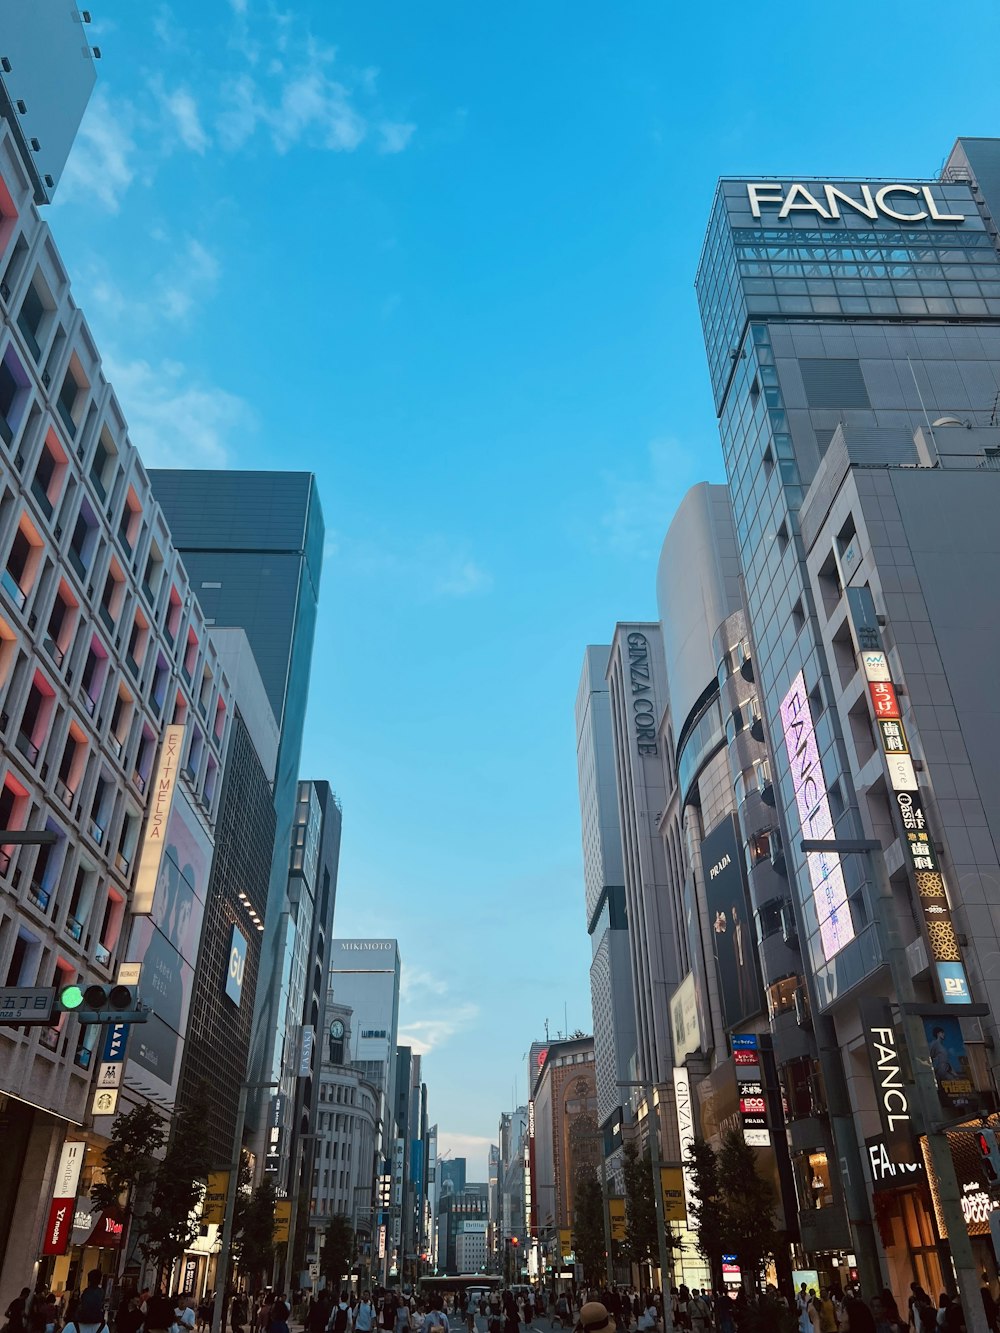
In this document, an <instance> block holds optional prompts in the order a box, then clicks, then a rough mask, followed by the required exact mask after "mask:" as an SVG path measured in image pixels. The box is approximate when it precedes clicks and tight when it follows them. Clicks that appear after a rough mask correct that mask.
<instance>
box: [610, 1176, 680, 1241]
mask: <svg viewBox="0 0 1000 1333" xmlns="http://www.w3.org/2000/svg"><path fill="white" fill-rule="evenodd" d="M660 1189H661V1190H662V1192H663V1220H664V1221H665V1222H681V1223H683V1222H685V1221H686V1220H687V1213H686V1212H685V1211H684V1169H683V1167H680V1166H661V1167H660ZM614 1202H615V1200H614V1199H612V1200H611V1203H614ZM621 1203H622V1231H623V1232H624V1230H625V1217H624V1211H625V1200H624V1199H622V1201H621ZM614 1225H615V1223H614V1214H613V1213H612V1215H611V1237H612V1240H617V1239H621V1240H624V1239H625V1237H624V1235H622V1236H621V1237H620V1238H619V1237H617V1236H615V1234H614Z"/></svg>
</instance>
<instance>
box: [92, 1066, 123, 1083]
mask: <svg viewBox="0 0 1000 1333" xmlns="http://www.w3.org/2000/svg"><path fill="white" fill-rule="evenodd" d="M124 1068H125V1066H124V1065H123V1064H122V1063H121V1061H118V1062H117V1063H114V1062H112V1061H105V1062H104V1064H102V1065H101V1066H100V1068H99V1069H98V1071H97V1083H96V1086H97V1087H99V1088H120V1087H121V1085H122V1071H123V1070H124Z"/></svg>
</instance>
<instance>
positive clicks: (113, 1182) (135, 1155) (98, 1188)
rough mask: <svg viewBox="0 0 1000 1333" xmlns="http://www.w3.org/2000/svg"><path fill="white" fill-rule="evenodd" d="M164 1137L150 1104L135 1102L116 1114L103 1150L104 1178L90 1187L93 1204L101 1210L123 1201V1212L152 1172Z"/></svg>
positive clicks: (161, 1127) (163, 1130) (164, 1134)
mask: <svg viewBox="0 0 1000 1333" xmlns="http://www.w3.org/2000/svg"><path fill="white" fill-rule="evenodd" d="M165 1140H166V1127H165V1126H164V1123H163V1121H162V1119H161V1118H160V1115H159V1113H158V1112H157V1111H155V1110H154V1109H153V1107H152V1106H149V1105H145V1104H144V1105H142V1106H137V1107H136V1108H135V1110H134V1111H129V1113H128V1115H120V1116H118V1118H117V1119H116V1120H115V1123H114V1125H113V1126H112V1128H111V1141H110V1142H109V1143H108V1146H107V1147H106V1148H105V1150H104V1179H103V1180H102V1181H100V1182H98V1183H96V1184H94V1185H93V1186H92V1187H91V1191H90V1197H91V1199H92V1200H93V1203H94V1205H95V1206H96V1207H97V1208H100V1209H102V1210H104V1211H107V1210H109V1209H110V1210H111V1211H112V1212H114V1211H115V1209H117V1208H118V1207H119V1206H120V1205H121V1204H122V1201H123V1196H124V1202H125V1211H126V1214H127V1213H128V1212H129V1210H130V1209H131V1206H132V1203H133V1201H134V1199H135V1197H136V1195H137V1193H138V1191H139V1190H140V1189H141V1188H142V1187H143V1186H144V1185H145V1184H146V1183H147V1182H148V1181H149V1180H151V1179H152V1177H153V1175H154V1174H155V1172H156V1166H157V1163H156V1156H155V1155H156V1153H158V1152H159V1151H160V1149H161V1148H162V1147H163V1144H164V1142H165Z"/></svg>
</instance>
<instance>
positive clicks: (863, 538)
mask: <svg viewBox="0 0 1000 1333" xmlns="http://www.w3.org/2000/svg"><path fill="white" fill-rule="evenodd" d="M998 150H1000V144H998V141H996V140H993V141H984V140H960V141H959V142H958V144H957V145H956V147H955V149H954V151H953V153H952V155H951V158H950V160H949V163H948V165H947V167H946V169H945V172H944V175H943V177H942V179H941V180H931V179H927V180H919V181H906V182H886V181H875V180H864V179H858V180H850V181H824V180H822V179H819V180H810V179H804V178H798V179H795V180H793V179H780V180H767V181H761V180H759V179H757V180H754V179H750V180H723V181H721V182H720V183H719V187H718V191H717V194H716V198H715V202H714V205H713V208H712V215H711V219H710V222H709V227H708V233H707V237H706V241H705V247H704V251H703V254H702V259H701V264H700V267H699V271H698V278H697V291H698V299H699V303H700V306H701V312H702V320H703V324H704V330H705V339H706V347H707V351H708V360H709V368H710V374H711V380H712V386H713V391H714V395H715V404H716V408H717V410H718V413H719V419H720V430H721V435H722V444H723V452H724V456H725V462H726V469H727V473H728V476H729V480H730V490H731V494H732V502H733V513H734V520H735V527H736V539H737V545H738V549H739V555H740V566H741V570H742V573H743V576H744V580H745V588H746V606H747V612H748V616H749V622H750V627H751V631H752V636H753V643H754V649H755V654H754V672H755V676H756V681H757V697H758V699H759V702H760V711H761V716H762V722H763V730H764V731H766V733H767V734H768V735H769V737H770V740H771V750H772V757H773V760H774V762H775V770H776V771H775V777H776V790H777V793H778V795H779V802H778V807H777V808H778V811H779V812H781V814H780V815H779V813H776V814H775V817H774V821H773V827H772V828H771V829H770V830H767V829H761V830H760V832H759V837H760V839H761V843H760V845H761V846H762V845H763V841H765V840H766V842H767V844H768V847H769V851H768V856H769V857H770V859H771V860H772V861H773V862H774V863H775V864H778V862H779V858H780V859H783V861H784V865H785V868H786V869H787V873H788V897H787V900H786V901H787V910H788V911H790V912H791V914H792V915H793V917H794V924H795V928H796V933H797V935H798V939H799V944H800V948H801V965H800V968H799V970H798V973H797V975H796V977H795V978H792V979H791V985H793V986H794V987H797V988H799V989H803V990H804V991H805V992H806V993H807V995H808V1001H809V1006H810V1010H811V1014H812V1022H813V1024H814V1028H815V1031H816V1036H817V1039H818V1041H819V1045H820V1049H821V1055H822V1061H823V1062H822V1064H821V1065H820V1066H817V1067H815V1068H814V1070H813V1076H812V1078H811V1079H810V1081H809V1084H808V1085H807V1086H806V1088H805V1089H803V1092H802V1094H801V1095H799V1096H795V1095H791V1094H792V1089H793V1086H794V1085H795V1084H796V1082H797V1081H798V1082H800V1083H801V1079H800V1076H799V1074H798V1073H797V1071H796V1070H794V1069H792V1068H791V1067H790V1066H791V1065H792V1064H793V1062H789V1063H788V1064H785V1065H783V1066H782V1067H781V1068H780V1069H779V1075H780V1077H781V1080H782V1084H783V1087H784V1090H785V1095H786V1102H787V1104H788V1108H789V1118H790V1123H789V1129H788V1138H789V1143H790V1146H791V1149H792V1155H793V1161H794V1162H795V1164H796V1172H795V1176H796V1184H797V1187H798V1189H799V1199H798V1202H799V1208H800V1213H801V1214H803V1215H804V1214H805V1213H807V1212H808V1211H809V1210H810V1209H812V1208H815V1207H816V1206H817V1200H816V1199H815V1198H812V1197H810V1195H811V1194H812V1193H813V1188H812V1179H811V1171H810V1159H811V1157H812V1156H813V1155H814V1154H816V1153H817V1152H819V1151H822V1150H823V1148H824V1146H825V1145H824V1143H823V1140H822V1134H821V1132H820V1129H819V1128H818V1127H816V1126H815V1125H814V1124H813V1123H812V1122H814V1121H816V1120H818V1119H820V1118H821V1117H822V1113H823V1111H824V1110H825V1107H824V1105H823V1098H824V1095H825V1093H826V1092H828V1093H830V1094H831V1106H833V1105H834V1101H836V1102H837V1103H838V1105H839V1107H840V1113H838V1114H834V1115H832V1116H831V1118H830V1127H831V1130H832V1133H833V1137H834V1141H835V1147H836V1156H837V1158H838V1159H840V1160H841V1161H843V1162H844V1163H845V1164H846V1165H847V1168H848V1169H847V1171H846V1172H845V1173H844V1174H843V1176H842V1177H841V1176H839V1173H837V1172H834V1180H833V1188H832V1190H830V1191H828V1190H826V1189H825V1188H824V1189H823V1190H822V1191H819V1194H820V1196H821V1206H828V1207H830V1208H831V1209H833V1210H834V1215H835V1217H836V1223H835V1224H834V1225H833V1226H832V1227H831V1228H830V1229H829V1230H828V1232H827V1239H826V1247H825V1250H824V1251H822V1252H819V1253H814V1255H813V1256H812V1257H813V1258H814V1259H815V1262H816V1264H817V1266H818V1267H819V1268H820V1269H821V1270H823V1271H821V1274H820V1276H821V1280H824V1279H825V1276H826V1274H827V1273H832V1272H834V1271H835V1270H834V1268H833V1258H835V1257H836V1256H835V1255H831V1251H832V1250H834V1249H840V1251H841V1253H843V1252H844V1251H845V1250H846V1249H847V1248H848V1247H851V1248H852V1250H853V1251H854V1252H855V1253H857V1254H858V1256H859V1260H860V1261H861V1262H865V1258H864V1257H863V1256H865V1255H867V1254H870V1255H871V1256H873V1257H874V1258H875V1259H876V1260H877V1262H878V1265H879V1267H880V1269H881V1271H880V1272H878V1271H877V1270H876V1271H874V1272H872V1273H871V1275H870V1281H877V1279H878V1278H879V1277H881V1279H882V1280H887V1281H888V1282H889V1284H890V1285H891V1286H892V1287H893V1289H894V1290H895V1291H896V1293H897V1295H902V1294H903V1293H905V1290H906V1287H907V1284H908V1282H909V1280H910V1278H911V1277H912V1276H915V1277H916V1278H917V1280H919V1281H921V1282H922V1283H923V1284H924V1286H926V1287H927V1288H928V1289H933V1287H934V1284H935V1283H937V1282H938V1281H939V1278H940V1267H939V1262H938V1257H937V1251H936V1249H935V1248H934V1244H933V1238H934V1236H935V1234H939V1232H935V1227H938V1229H939V1230H940V1226H941V1225H942V1219H941V1218H940V1217H936V1216H935V1215H934V1212H933V1210H932V1207H931V1204H930V1202H929V1200H930V1196H929V1195H927V1194H926V1193H924V1192H922V1191H921V1189H920V1187H919V1186H918V1185H917V1186H915V1185H914V1178H913V1177H914V1172H915V1171H917V1168H914V1170H913V1171H906V1170H904V1169H902V1168H901V1167H900V1166H899V1163H900V1162H901V1161H905V1160H908V1159H907V1157H906V1156H905V1155H903V1154H906V1153H912V1151H913V1145H912V1143H908V1142H907V1139H908V1137H909V1136H908V1134H907V1133H906V1132H905V1128H906V1127H905V1126H904V1127H903V1132H900V1127H899V1125H898V1123H897V1124H891V1123H889V1122H888V1120H887V1118H884V1117H881V1116H880V1115H879V1110H878V1106H879V1103H878V1101H877V1099H876V1096H875V1090H874V1088H873V1081H872V1075H871V1072H870V1067H869V1063H868V1056H869V1053H870V1052H869V1050H868V1038H867V1037H866V1033H867V1032H868V1031H869V1030H870V1027H871V1026H872V1025H874V1026H875V1027H881V1028H882V1030H883V1031H884V1030H891V1027H892V1016H891V1010H890V1009H889V1002H890V1001H891V1000H892V999H893V998H898V997H894V994H893V991H892V986H891V979H890V977H889V974H888V969H887V967H886V964H885V962H884V946H885V938H884V933H883V925H884V923H885V921H886V920H887V919H888V918H890V917H891V919H892V921H893V923H894V925H895V927H896V929H897V930H898V931H899V933H900V935H901V937H902V942H903V944H904V946H905V948H906V966H907V968H908V970H909V972H910V976H911V978H912V982H913V986H914V988H915V991H916V994H917V996H918V998H919V999H921V1000H923V1001H925V1002H927V1003H933V1002H938V1003H941V1002H943V1003H945V1004H948V1005H950V1004H955V1006H956V1007H955V1009H954V1011H953V1012H954V1013H955V1014H956V1015H960V1014H961V1009H960V1008H959V1007H958V1006H959V1005H961V1004H962V1003H963V1002H966V1001H968V1000H969V999H971V1000H972V1001H974V1002H981V1003H985V1004H987V1005H988V1006H989V1010H990V1013H989V1016H988V1017H987V1018H986V1019H985V1020H982V1021H981V1022H980V1021H979V1020H967V1021H965V1022H963V1024H962V1027H961V1028H960V1027H959V1025H958V1023H956V1022H954V1021H953V1020H950V1019H941V1020H939V1023H938V1026H940V1027H941V1031H942V1034H943V1035H942V1037H941V1038H940V1040H943V1041H946V1042H950V1043H951V1050H952V1062H953V1063H955V1067H956V1069H958V1070H959V1071H960V1082H961V1083H962V1085H963V1086H964V1087H965V1088H967V1089H968V1088H970V1087H977V1088H978V1089H979V1090H980V1091H982V1092H983V1093H984V1094H985V1096H986V1097H987V1100H988V1102H993V1103H994V1104H995V1086H994V1085H993V1082H992V1079H993V1077H994V1070H995V1063H996V1059H997V1056H996V1054H995V1052H996V1049H997V1048H996V1040H997V1033H996V1023H995V1015H996V1013H997V1006H998V1004H1000V993H998V992H1000V978H998V974H997V970H996V967H995V959H996V957H997V955H998V946H1000V923H998V922H997V919H996V916H995V910H994V909H993V908H992V907H991V906H990V904H991V902H992V901H993V899H994V898H995V895H996V886H997V885H998V884H1000V861H998V856H997V852H996V841H997V837H998V835H1000V827H998V823H997V821H998V814H997V811H998V809H1000V805H998V800H997V797H998V792H997V770H996V764H995V760H994V756H995V753H996V749H995V747H996V744H997V741H998V739H1000V737H998V736H997V715H996V711H995V708H994V706H993V702H992V696H991V684H990V681H989V668H988V665H987V664H988V663H989V662H990V661H991V659H992V657H993V656H994V655H995V651H996V649H997V647H998V644H997V640H996V629H995V626H996V624H997V623H998V612H1000V594H998V591H997V589H998V587H1000V560H998V552H997V549H996V541H995V532H996V523H995V517H994V515H995V510H996V505H997V501H998V499H1000V477H998V475H997V470H998V463H997V460H998V459H1000V428H998V425H997V422H998V403H1000V253H998V249H997V240H996V238H997V226H996V221H997V219H1000V173H998V171H997V164H998V162H1000V151H998ZM834 835H836V836H838V837H844V838H865V839H874V840H877V841H879V842H880V843H881V844H882V846H883V847H884V849H885V851H884V856H885V866H886V870H887V871H888V876H889V890H888V891H889V892H891V895H892V904H891V907H890V906H889V905H888V903H887V902H886V901H885V899H884V896H883V891H882V890H881V889H880V888H879V886H878V883H877V881H876V880H875V879H874V877H873V876H872V874H871V873H870V870H869V867H868V865H867V864H866V862H865V861H864V860H863V859H862V858H861V857H858V856H852V855H845V856H843V857H841V856H839V855H837V854H835V853H821V852H814V853H810V854H809V855H808V856H807V855H805V854H803V853H802V851H801V850H800V843H801V841H802V838H803V836H812V837H821V838H822V837H832V836H834ZM771 848H774V850H773V851H772V850H770V849H771ZM779 848H780V851H779ZM886 997H888V999H887V998H886ZM863 1018H864V1022H863ZM866 1024H868V1025H869V1026H866ZM935 1040H938V1038H935ZM956 1062H957V1063H956ZM831 1076H832V1077H833V1078H834V1079H835V1080H836V1083H837V1086H836V1087H835V1088H834V1089H830V1088H829V1087H826V1088H825V1089H824V1083H828V1081H829V1078H830V1077H831ZM943 1095H945V1096H948V1097H952V1096H958V1098H959V1102H962V1100H963V1096H962V1095H960V1094H958V1093H956V1092H955V1089H954V1088H952V1089H951V1090H950V1091H948V1090H947V1089H944V1090H943ZM964 1095H965V1097H966V1100H965V1103H964V1104H965V1105H966V1107H968V1106H969V1104H970V1103H969V1101H968V1096H969V1094H968V1093H967V1094H964ZM845 1104H846V1105H848V1106H849V1108H850V1113H849V1114H847V1115H845V1114H843V1109H844V1106H845ZM951 1110H952V1112H954V1113H955V1114H961V1107H960V1106H958V1105H957V1104H955V1103H954V1102H953V1103H952V1104H951ZM859 1140H863V1141H865V1143H866V1146H867V1148H869V1149H871V1151H866V1152H865V1153H864V1154H863V1158H862V1159H861V1160H863V1163H864V1165H863V1171H862V1165H861V1160H859V1156H860V1155H859V1152H858V1141H859ZM914 1160H918V1161H919V1158H917V1159H914ZM955 1166H956V1171H957V1173H958V1180H959V1183H960V1184H961V1185H963V1186H964V1187H965V1189H966V1200H967V1202H968V1201H969V1200H973V1199H976V1198H978V1197H979V1196H982V1198H985V1197H986V1196H985V1192H984V1190H983V1187H982V1185H981V1184H980V1183H979V1179H978V1172H977V1169H976V1167H975V1164H974V1163H972V1164H971V1173H970V1163H968V1162H967V1161H966V1160H965V1158H964V1157H963V1156H962V1154H961V1151H960V1149H959V1148H958V1146H957V1145H956V1146H955ZM873 1194H874V1195H876V1196H877V1197H878V1200H879V1204H878V1227H877V1228H872V1227H871V1226H870V1225H869V1226H864V1225H861V1226H860V1227H859V1224H858V1219H862V1221H863V1220H864V1219H865V1218H870V1215H871V1214H870V1208H871V1205H870V1199H871V1198H872V1195H873ZM988 1214H989V1204H988V1202H987V1203H986V1205H985V1207H980V1206H979V1205H978V1204H976V1205H975V1206H972V1205H971V1204H970V1205H969V1206H968V1207H967V1209H966V1225H967V1230H968V1231H969V1232H970V1235H971V1236H972V1243H973V1246H974V1249H975V1258H976V1263H977V1267H978V1266H979V1264H982V1265H983V1266H984V1267H986V1269H987V1271H989V1272H992V1271H994V1268H993V1264H994V1259H993V1255H992V1251H991V1250H990V1248H989V1244H988V1240H987V1239H986V1235H985V1233H986V1232H988V1229H989V1227H988ZM848 1219H850V1222H849V1220H848ZM803 1234H804V1235H805V1230H804V1231H803ZM872 1237H874V1240H872ZM866 1245H867V1249H865V1246H866ZM973 1298H975V1297H974V1293H973Z"/></svg>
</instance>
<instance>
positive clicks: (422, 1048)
mask: <svg viewBox="0 0 1000 1333" xmlns="http://www.w3.org/2000/svg"><path fill="white" fill-rule="evenodd" d="M426 1008H427V1007H426V1006H424V1005H422V1006H421V1013H422V1014H425V1013H426ZM478 1017H479V1005H478V1004H472V1003H466V1004H462V1005H457V1006H456V1005H450V1006H449V1007H448V1010H447V1012H446V1013H442V1014H436V1015H435V1014H431V1015H428V1016H427V1017H422V1018H419V1019H417V1020H416V1022H404V1021H402V1020H401V1021H400V1026H399V1037H398V1039H397V1045H399V1046H412V1047H413V1049H414V1051H415V1052H416V1053H417V1055H427V1054H428V1053H429V1052H430V1051H433V1050H436V1049H437V1048H438V1047H439V1046H444V1045H446V1044H447V1042H449V1041H450V1040H451V1038H452V1037H454V1035H455V1034H456V1033H457V1032H461V1031H462V1029H463V1028H467V1027H469V1026H470V1025H471V1024H472V1023H474V1022H475V1021H476V1019H477V1018H478Z"/></svg>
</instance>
